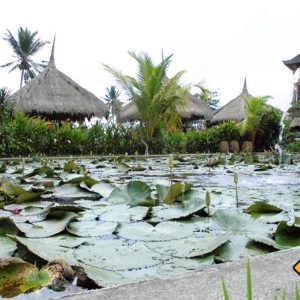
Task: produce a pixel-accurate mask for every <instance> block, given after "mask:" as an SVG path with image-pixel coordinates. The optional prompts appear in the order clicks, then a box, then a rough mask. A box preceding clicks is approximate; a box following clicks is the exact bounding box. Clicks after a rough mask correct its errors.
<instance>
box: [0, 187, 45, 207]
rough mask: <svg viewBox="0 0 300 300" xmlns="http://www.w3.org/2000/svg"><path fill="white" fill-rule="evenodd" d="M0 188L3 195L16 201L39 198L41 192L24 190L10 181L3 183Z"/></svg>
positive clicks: (28, 200)
mask: <svg viewBox="0 0 300 300" xmlns="http://www.w3.org/2000/svg"><path fill="white" fill-rule="evenodd" d="M1 189H2V191H3V193H4V194H5V195H7V196H8V197H9V198H11V199H12V200H14V201H15V202H17V203H25V202H30V201H35V200H37V199H39V198H40V196H41V194H42V193H35V192H30V191H26V190H24V189H23V188H22V187H21V186H18V185H14V184H12V183H10V182H5V183H3V184H2V186H1Z"/></svg>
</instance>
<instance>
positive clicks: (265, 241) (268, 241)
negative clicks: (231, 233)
mask: <svg viewBox="0 0 300 300" xmlns="http://www.w3.org/2000/svg"><path fill="white" fill-rule="evenodd" d="M248 237H249V238H250V239H251V240H254V241H255V242H258V243H262V244H265V245H267V246H270V247H273V248H275V249H277V250H284V249H289V248H291V247H290V246H284V245H280V244H278V243H277V242H276V241H275V240H273V239H271V238H269V237H266V236H261V235H251V234H250V235H248Z"/></svg>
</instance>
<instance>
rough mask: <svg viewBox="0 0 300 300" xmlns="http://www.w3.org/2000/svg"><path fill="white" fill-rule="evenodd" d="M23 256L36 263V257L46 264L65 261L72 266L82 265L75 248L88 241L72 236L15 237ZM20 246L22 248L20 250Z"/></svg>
mask: <svg viewBox="0 0 300 300" xmlns="http://www.w3.org/2000/svg"><path fill="white" fill-rule="evenodd" d="M13 238H14V240H15V241H16V242H17V243H18V249H19V252H20V253H21V255H22V256H24V257H26V258H30V255H31V261H32V262H34V261H35V260H36V257H37V258H39V259H42V260H43V261H44V262H49V261H51V260H55V259H64V260H65V261H67V262H68V263H69V264H71V265H80V264H79V262H78V261H77V260H76V259H75V257H74V253H73V252H74V248H75V247H78V246H79V245H81V244H83V243H85V242H86V241H87V240H88V239H86V238H79V237H74V236H71V235H58V236H53V237H49V238H40V239H31V238H23V237H19V236H14V237H13ZM20 246H22V247H21V248H20Z"/></svg>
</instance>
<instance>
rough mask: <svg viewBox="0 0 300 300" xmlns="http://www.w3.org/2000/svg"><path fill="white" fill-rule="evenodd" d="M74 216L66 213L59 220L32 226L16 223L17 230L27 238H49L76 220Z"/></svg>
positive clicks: (46, 221)
mask: <svg viewBox="0 0 300 300" xmlns="http://www.w3.org/2000/svg"><path fill="white" fill-rule="evenodd" d="M76 216H77V215H76V214H75V213H72V212H66V213H64V215H63V218H62V219H60V220H57V219H49V220H45V221H42V222H37V223H34V224H27V223H18V224H16V226H17V228H18V229H19V230H20V231H21V232H23V233H24V234H25V236H26V237H29V238H44V237H50V236H53V235H55V234H57V233H60V232H62V231H64V230H65V228H66V226H67V225H68V223H69V222H70V221H71V220H73V219H75V218H76Z"/></svg>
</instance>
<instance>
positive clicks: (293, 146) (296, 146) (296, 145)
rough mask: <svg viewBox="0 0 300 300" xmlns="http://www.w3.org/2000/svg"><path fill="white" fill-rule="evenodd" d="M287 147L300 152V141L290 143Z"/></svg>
mask: <svg viewBox="0 0 300 300" xmlns="http://www.w3.org/2000/svg"><path fill="white" fill-rule="evenodd" d="M287 149H288V150H289V151H291V152H300V141H296V142H294V143H291V144H289V145H288V147H287Z"/></svg>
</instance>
